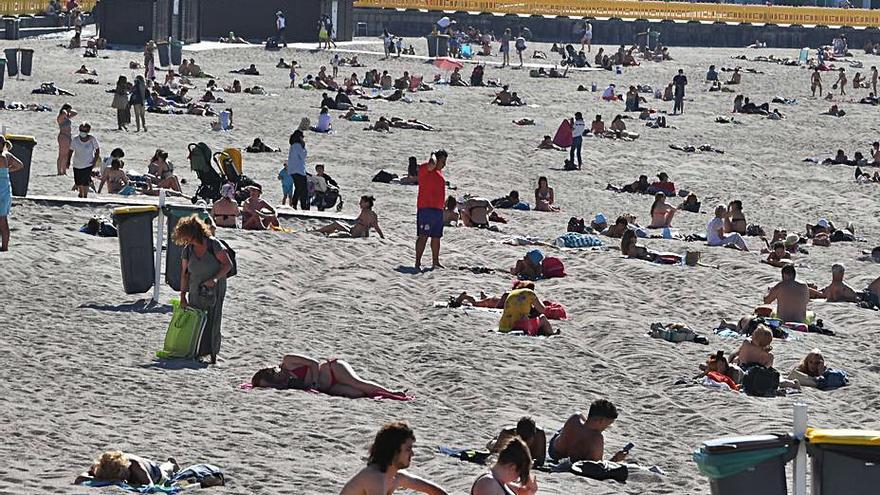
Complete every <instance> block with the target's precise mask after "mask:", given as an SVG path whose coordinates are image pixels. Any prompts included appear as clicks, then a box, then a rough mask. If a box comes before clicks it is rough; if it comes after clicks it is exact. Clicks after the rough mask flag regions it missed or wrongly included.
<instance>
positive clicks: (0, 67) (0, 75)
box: [0, 58, 6, 89]
mask: <svg viewBox="0 0 880 495" xmlns="http://www.w3.org/2000/svg"><path fill="white" fill-rule="evenodd" d="M5 80H6V59H5V58H0V89H3V82H4V81H5Z"/></svg>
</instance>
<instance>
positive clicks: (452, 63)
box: [434, 57, 464, 71]
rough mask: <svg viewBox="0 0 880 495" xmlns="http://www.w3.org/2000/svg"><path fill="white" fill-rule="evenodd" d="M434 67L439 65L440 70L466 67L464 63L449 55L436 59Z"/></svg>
mask: <svg viewBox="0 0 880 495" xmlns="http://www.w3.org/2000/svg"><path fill="white" fill-rule="evenodd" d="M434 67H437V68H438V69H440V70H445V71H453V70H455V69H461V68H462V67H464V64H462V63H461V62H459V61H458V60H453V59H451V58H449V57H439V58H435V59H434Z"/></svg>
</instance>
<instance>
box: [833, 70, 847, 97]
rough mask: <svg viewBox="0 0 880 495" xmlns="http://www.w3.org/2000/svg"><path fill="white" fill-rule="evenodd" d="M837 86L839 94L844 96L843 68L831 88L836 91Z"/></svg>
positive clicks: (844, 72) (844, 74)
mask: <svg viewBox="0 0 880 495" xmlns="http://www.w3.org/2000/svg"><path fill="white" fill-rule="evenodd" d="M838 86H840V94H841V95H846V91H845V89H846V71H845V70H844V69H843V67H841V68H840V73H839V75H838V76H837V82H836V83H834V86H833V88H834V89H837V87H838Z"/></svg>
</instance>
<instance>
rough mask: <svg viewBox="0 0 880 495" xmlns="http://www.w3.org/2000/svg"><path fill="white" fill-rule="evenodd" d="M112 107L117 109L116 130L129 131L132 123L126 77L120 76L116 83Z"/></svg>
mask: <svg viewBox="0 0 880 495" xmlns="http://www.w3.org/2000/svg"><path fill="white" fill-rule="evenodd" d="M110 106H111V107H113V108H115V109H116V130H117V131H121V130H125V131H128V127H127V125H128V123H129V122H130V121H131V114H130V113H129V112H130V110H129V107H128V79H127V78H126V77H125V76H119V79H118V80H117V81H116V89H115V90H113V102H112V103H111V104H110Z"/></svg>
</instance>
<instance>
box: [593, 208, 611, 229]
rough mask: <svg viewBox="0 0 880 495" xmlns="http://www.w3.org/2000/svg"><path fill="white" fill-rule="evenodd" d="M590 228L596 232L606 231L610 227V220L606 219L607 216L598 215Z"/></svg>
mask: <svg viewBox="0 0 880 495" xmlns="http://www.w3.org/2000/svg"><path fill="white" fill-rule="evenodd" d="M590 227H591V228H592V229H593V230H595V231H596V232H602V231H604V230H605V229H606V228H607V227H608V219H606V218H605V214H604V213H598V214H596V218H594V219H593V220H592V221H591V222H590Z"/></svg>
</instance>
